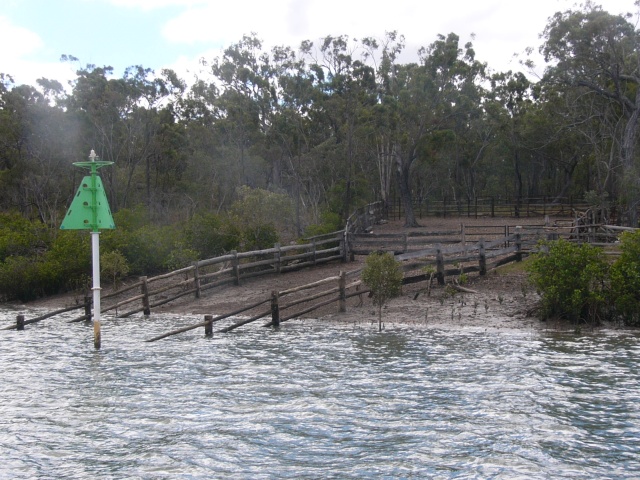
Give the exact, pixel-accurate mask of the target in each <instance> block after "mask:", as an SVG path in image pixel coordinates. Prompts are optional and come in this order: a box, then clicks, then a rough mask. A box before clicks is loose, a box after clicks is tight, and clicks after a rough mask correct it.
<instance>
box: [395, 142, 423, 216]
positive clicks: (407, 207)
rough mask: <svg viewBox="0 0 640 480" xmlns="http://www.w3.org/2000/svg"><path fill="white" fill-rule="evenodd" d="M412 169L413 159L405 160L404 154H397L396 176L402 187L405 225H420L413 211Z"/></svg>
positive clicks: (401, 194)
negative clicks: (410, 178) (410, 180)
mask: <svg viewBox="0 0 640 480" xmlns="http://www.w3.org/2000/svg"><path fill="white" fill-rule="evenodd" d="M410 170H411V160H407V161H405V160H404V159H403V158H402V155H400V154H399V153H397V154H396V176H397V179H398V187H399V188H400V201H401V202H402V207H403V208H404V227H405V228H413V227H419V226H420V225H418V222H417V221H416V217H415V215H414V213H413V202H412V199H411V185H410V182H409V171H410Z"/></svg>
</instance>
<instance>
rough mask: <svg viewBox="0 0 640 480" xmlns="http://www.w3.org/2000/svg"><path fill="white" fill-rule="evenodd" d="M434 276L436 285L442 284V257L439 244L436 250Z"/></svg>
mask: <svg viewBox="0 0 640 480" xmlns="http://www.w3.org/2000/svg"><path fill="white" fill-rule="evenodd" d="M436 278H437V279H438V285H444V257H443V255H442V250H441V249H440V246H438V247H437V250H436Z"/></svg>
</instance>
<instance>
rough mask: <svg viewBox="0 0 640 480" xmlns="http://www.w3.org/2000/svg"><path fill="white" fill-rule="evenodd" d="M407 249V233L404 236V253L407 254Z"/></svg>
mask: <svg viewBox="0 0 640 480" xmlns="http://www.w3.org/2000/svg"><path fill="white" fill-rule="evenodd" d="M407 248H408V244H407V234H406V233H405V234H403V235H402V253H407Z"/></svg>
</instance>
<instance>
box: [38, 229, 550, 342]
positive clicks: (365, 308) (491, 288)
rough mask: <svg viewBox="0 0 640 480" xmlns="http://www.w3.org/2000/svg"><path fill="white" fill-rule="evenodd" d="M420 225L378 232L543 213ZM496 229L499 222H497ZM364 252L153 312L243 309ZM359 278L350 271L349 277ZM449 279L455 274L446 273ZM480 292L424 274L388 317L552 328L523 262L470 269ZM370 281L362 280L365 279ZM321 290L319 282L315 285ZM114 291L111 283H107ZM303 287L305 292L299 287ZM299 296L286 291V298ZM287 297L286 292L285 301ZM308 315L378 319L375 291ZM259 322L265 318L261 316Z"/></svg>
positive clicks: (66, 299) (67, 301)
mask: <svg viewBox="0 0 640 480" xmlns="http://www.w3.org/2000/svg"><path fill="white" fill-rule="evenodd" d="M420 222H421V225H422V226H421V227H420V228H414V229H405V228H403V226H402V222H400V221H397V222H388V223H384V224H381V225H376V226H374V228H373V232H374V233H391V232H395V233H397V232H405V231H407V232H408V231H444V230H455V229H459V228H460V225H461V224H465V225H467V226H470V225H474V226H476V225H477V226H504V225H512V226H515V225H523V224H524V225H533V224H542V223H543V222H544V219H542V218H525V219H515V218H489V217H485V218H480V219H474V218H467V217H460V218H447V219H443V218H427V219H422V220H420ZM493 231H495V229H494V230H493ZM364 258H365V257H363V256H358V257H356V259H355V261H354V262H349V263H340V262H336V263H330V264H324V265H320V266H316V267H309V268H304V269H301V270H298V271H294V272H288V273H285V274H279V275H278V274H273V275H265V276H261V277H257V278H252V279H247V280H245V281H243V282H242V284H241V285H240V286H234V285H227V286H223V287H219V288H215V289H211V290H207V291H205V292H203V295H202V297H201V298H200V299H198V300H194V299H193V298H192V297H190V296H188V297H183V298H182V299H178V300H176V301H174V302H171V303H169V304H167V305H165V306H162V307H158V308H156V309H154V310H153V313H165V312H166V313H174V314H203V315H204V314H212V315H219V314H223V313H228V312H231V311H234V310H238V309H240V308H241V307H242V306H244V305H248V304H251V303H255V302H258V301H260V300H262V299H267V298H270V296H271V292H272V291H274V290H277V291H282V290H284V289H288V288H292V287H295V286H299V285H305V284H308V283H312V282H316V281H318V280H321V279H324V278H327V277H332V276H336V275H338V274H339V272H340V271H345V272H350V271H353V270H357V269H359V268H361V267H362V266H363V264H364ZM353 280H354V279H353V278H351V279H348V280H347V283H350V282H351V281H353ZM448 282H449V279H448ZM434 283H435V282H434ZM335 286H337V282H335V283H333V282H332V283H330V284H327V285H326V286H324V287H321V289H324V290H328V289H330V288H333V287H335ZM464 286H465V287H466V288H468V289H471V290H473V291H474V292H476V293H462V292H454V291H452V290H451V288H450V287H449V288H447V287H446V286H445V287H441V286H437V285H434V286H433V287H432V289H431V292H430V295H427V293H426V289H427V285H426V282H421V283H415V284H410V285H405V286H404V287H403V291H402V295H400V296H399V297H397V298H394V299H392V300H390V301H389V302H388V303H387V305H385V307H384V309H383V321H384V322H385V324H386V325H387V326H388V325H389V324H405V325H406V324H408V325H427V326H429V327H438V328H479V329H520V330H521V329H528V330H531V329H534V330H537V329H542V328H548V325H547V324H546V323H542V322H540V321H539V320H537V319H536V318H534V317H532V316H531V312H532V311H533V310H534V309H535V305H536V302H537V300H538V295H537V294H536V293H535V291H533V289H532V287H531V286H529V285H528V284H527V281H526V274H525V273H524V272H523V271H522V268H513V266H505V267H501V268H499V269H496V270H492V271H490V272H489V273H488V274H487V275H486V276H483V277H480V276H478V275H476V274H470V275H469V281H468V283H467V284H465V285H464ZM363 288H364V287H363ZM316 291H318V290H316ZM105 292H108V289H105ZM301 295H304V294H301ZM79 298H80V296H79V295H64V296H60V297H50V298H47V299H42V300H39V301H35V302H31V303H29V304H28V305H26V306H27V307H38V308H60V307H61V306H66V305H71V304H73V303H75V302H77V301H78V299H79ZM292 298H293V299H295V298H300V295H299V296H298V297H295V294H294V295H292V296H287V297H286V299H287V301H291V299H292ZM283 301H284V297H283V300H281V302H283ZM304 307H305V305H299V306H297V307H292V308H291V309H287V310H283V311H282V312H281V316H283V317H284V316H286V315H288V314H289V313H294V312H296V311H301V310H302V309H303V308H304ZM268 308H269V304H268V303H266V304H264V305H262V306H260V307H258V308H256V309H254V310H252V311H250V312H247V313H245V314H243V315H246V316H250V315H253V314H256V313H258V312H259V311H264V310H267V309H268ZM302 318H315V319H322V320H326V321H335V322H346V323H367V322H368V323H376V322H377V311H376V308H375V307H374V306H373V305H372V302H371V299H370V298H369V297H368V296H367V295H366V294H364V295H362V296H359V297H353V298H350V299H348V300H347V312H346V313H338V312H337V305H336V304H331V305H328V306H325V307H321V308H320V309H318V310H315V311H313V312H310V313H308V314H306V315H302ZM261 323H264V322H263V321H261Z"/></svg>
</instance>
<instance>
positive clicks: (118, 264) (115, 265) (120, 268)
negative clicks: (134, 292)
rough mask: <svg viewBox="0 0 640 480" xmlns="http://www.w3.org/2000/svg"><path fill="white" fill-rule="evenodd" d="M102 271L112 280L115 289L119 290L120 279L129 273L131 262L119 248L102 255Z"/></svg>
mask: <svg viewBox="0 0 640 480" xmlns="http://www.w3.org/2000/svg"><path fill="white" fill-rule="evenodd" d="M100 273H101V274H105V275H106V276H107V277H108V278H109V280H111V283H112V285H113V288H114V290H117V289H118V281H119V280H121V279H122V278H124V277H126V276H127V275H128V274H129V263H128V262H127V259H126V258H125V257H124V255H122V253H120V252H119V251H118V250H113V251H111V252H105V253H102V254H101V255H100Z"/></svg>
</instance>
